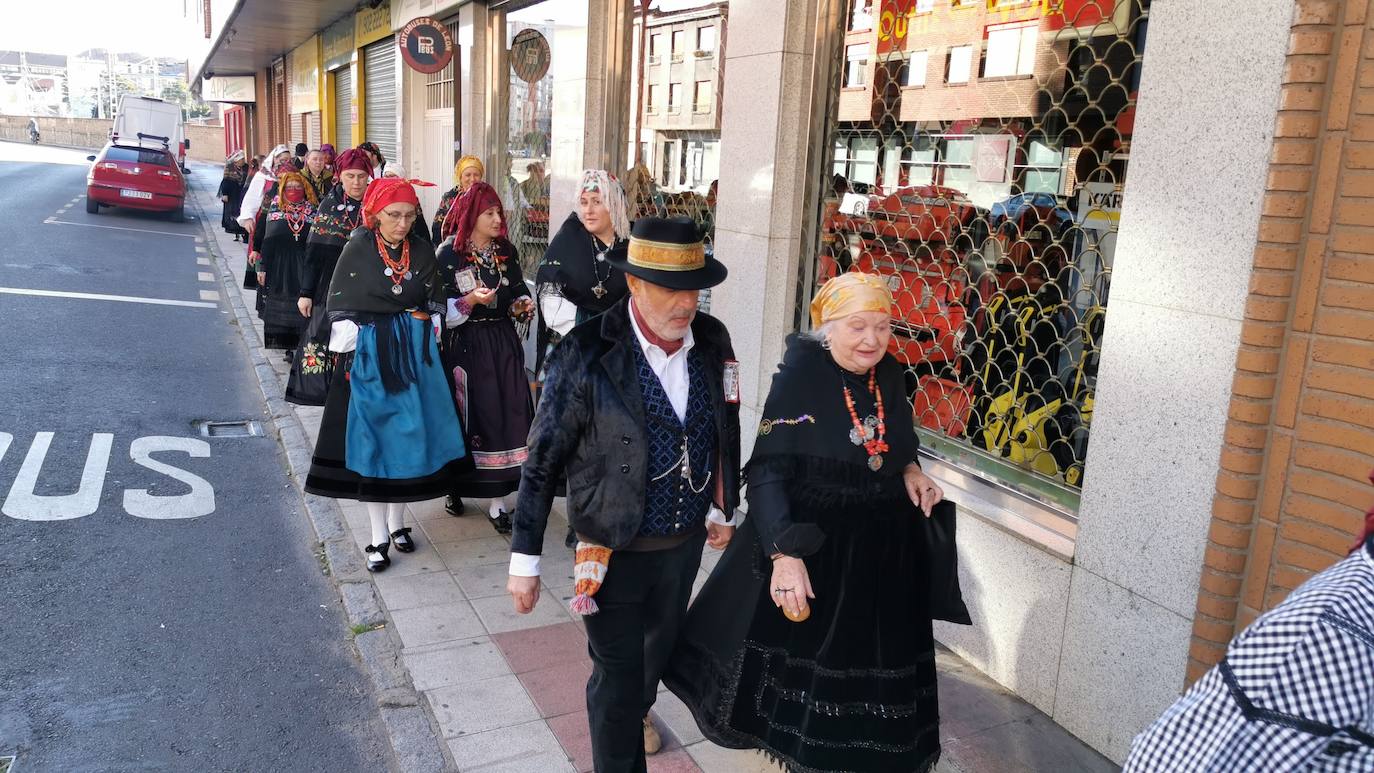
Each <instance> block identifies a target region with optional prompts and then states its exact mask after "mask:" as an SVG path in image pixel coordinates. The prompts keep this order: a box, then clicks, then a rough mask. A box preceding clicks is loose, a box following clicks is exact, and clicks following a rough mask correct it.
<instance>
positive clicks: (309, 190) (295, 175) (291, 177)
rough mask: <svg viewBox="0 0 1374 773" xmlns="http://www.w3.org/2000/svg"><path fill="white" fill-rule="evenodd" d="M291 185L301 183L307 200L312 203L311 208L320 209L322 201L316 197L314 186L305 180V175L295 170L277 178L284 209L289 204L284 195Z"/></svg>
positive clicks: (278, 194) (278, 193)
mask: <svg viewBox="0 0 1374 773" xmlns="http://www.w3.org/2000/svg"><path fill="white" fill-rule="evenodd" d="M291 183H300V185H301V187H302V188H304V189H305V200H306V201H308V202H310V205H311V206H314V207H318V206H319V205H320V199H319V197H318V196H316V195H315V188H314V186H312V185H311V184H310V182H309V181H308V180H306V179H305V175H303V174H301V173H300V172H298V171H295V170H294V169H293V170H292V171H290V172H283V173H281V174H280V175H279V176H278V177H277V196H278V198H279V199H281V207H282V208H285V207H286V206H287V204H288V203H289V202H287V201H286V196H285V195H283V194H285V193H286V186H287V185H289V184H291Z"/></svg>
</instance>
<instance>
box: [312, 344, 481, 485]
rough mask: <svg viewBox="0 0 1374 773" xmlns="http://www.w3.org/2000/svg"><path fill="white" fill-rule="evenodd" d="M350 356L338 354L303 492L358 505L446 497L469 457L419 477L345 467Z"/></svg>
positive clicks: (465, 467) (350, 391)
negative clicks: (372, 475) (375, 474)
mask: <svg viewBox="0 0 1374 773" xmlns="http://www.w3.org/2000/svg"><path fill="white" fill-rule="evenodd" d="M352 365H353V354H352V353H351V352H350V353H347V354H342V355H339V358H338V361H337V363H336V365H335V367H334V381H333V383H332V384H330V386H329V398H328V399H327V400H326V401H325V404H324V417H323V418H322V419H321V420H320V438H319V441H318V442H317V443H316V444H315V455H314V457H313V458H311V460H310V474H309V475H307V476H306V479H305V490H306V492H307V493H310V494H318V495H319V496H322V497H330V498H331V499H356V500H358V501H360V502H424V501H427V500H430V499H438V498H440V497H442V496H446V495H447V494H448V493H449V491H451V490H452V488H453V484H454V482H455V481H456V480H457V479H458V478H459V477H460V476H461V475H463V473H465V472H467V471H468V470H470V469H471V468H472V457H471V455H468V456H464V457H463V458H462V459H457V460H454V461H452V462H449V463H448V464H446V465H444V466H443V467H441V468H440V469H439V471H438V472H435V473H433V474H431V475H426V476H424V477H422V478H404V479H399V478H398V479H392V478H365V477H363V476H361V475H359V474H358V473H356V472H353V471H352V470H350V469H348V467H347V466H346V465H345V462H344V460H345V458H346V453H347V452H346V450H345V449H346V446H345V443H346V439H347V433H348V403H349V399H350V396H351V394H352V390H351V389H350V387H349V384H348V371H349V369H350V368H351V367H352Z"/></svg>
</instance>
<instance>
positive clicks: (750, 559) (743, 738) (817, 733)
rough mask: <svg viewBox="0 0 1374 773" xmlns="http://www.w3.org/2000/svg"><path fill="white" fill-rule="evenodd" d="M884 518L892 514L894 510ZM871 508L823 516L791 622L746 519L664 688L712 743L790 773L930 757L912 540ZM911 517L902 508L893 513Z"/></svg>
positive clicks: (930, 713) (925, 645) (936, 736)
mask: <svg viewBox="0 0 1374 773" xmlns="http://www.w3.org/2000/svg"><path fill="white" fill-rule="evenodd" d="M893 509H894V510H896V509H898V508H893ZM884 510H885V508H884V507H883V506H882V505H881V504H878V503H875V504H863V505H852V506H848V507H838V508H830V509H829V512H828V513H827V514H825V515H823V516H819V517H820V518H824V523H822V524H821V525H822V526H823V528H824V530H825V532H826V541H825V543H824V545H823V546H822V547H821V549H820V550H819V551H818V552H817V553H815V554H814V555H811V556H808V557H806V559H805V560H806V566H807V572H808V574H809V576H810V579H811V585H812V588H813V590H814V591H815V593H816V598H815V599H814V600H813V601H812V602H811V617H810V618H809V619H807V620H805V621H803V622H801V623H794V622H791V621H790V620H788V619H787V618H786V617H784V616H783V613H782V611H781V610H779V609H778V608H777V607H775V606H773V602H772V599H771V598H770V594H771V590H772V589H771V588H770V587H769V582H770V580H771V566H770V565H769V561H768V558H767V557H766V556H765V555H764V553H763V550H762V548H761V547H760V545H759V539H758V533H757V531H756V530H755V529H754V528H753V522H752V520H746V521H745V523H744V525H743V526H742V527H741V528H740V531H739V533H738V534H736V536H735V538H734V540H733V541H732V542H731V543H730V546H729V548H727V549H726V552H725V555H724V556H722V558H721V561H720V564H719V566H717V567H716V570H715V571H714V572H713V573H712V574H711V577H710V579H709V580H707V582H706V585H705V586H704V587H703V588H702V590H701V595H700V596H699V597H698V598H697V600H696V603H695V604H693V606H692V608H691V610H690V611H689V612H688V619H687V622H686V624H685V625H684V627H683V635H682V637H681V638H680V639H679V643H678V648H677V651H676V652H675V654H674V656H673V660H672V662H671V664H670V665H669V673H668V674H667V675H666V676H665V677H664V683H665V684H667V686H668V688H669V689H671V690H672V691H673V692H674V693H675V694H677V696H678V697H679V698H681V699H682V700H683V702H684V703H686V704H687V706H688V707H689V708H690V709H691V710H692V713H693V715H694V716H695V718H696V721H697V724H698V726H699V727H700V728H701V731H702V733H703V734H704V735H705V736H706V737H707V738H709V739H711V740H712V741H714V742H715V743H717V744H720V745H722V746H728V747H732V748H752V749H761V750H763V751H764V752H765V753H766V754H768V755H769V756H770V757H771V758H773V759H774V760H777V761H779V762H781V763H782V764H783V765H784V766H786V767H787V768H788V769H789V770H792V771H800V772H802V773H813V772H815V771H884V772H886V771H894V772H895V771H922V772H924V771H928V770H930V769H931V768H932V767H933V766H934V765H935V762H936V761H937V760H938V759H939V756H940V719H939V706H938V700H937V696H936V676H935V645H934V639H933V638H932V635H931V621H930V617H929V615H928V614H927V612H926V606H927V602H926V601H925V599H926V596H927V593H926V589H925V588H924V586H923V583H924V580H922V579H921V578H922V577H923V574H922V572H921V568H922V567H923V566H924V565H925V561H924V559H923V558H922V550H923V548H922V545H923V542H922V540H921V539H920V538H919V535H918V534H917V533H916V532H915V530H914V529H912V528H911V526H912V524H911V522H910V521H909V519H908V518H906V517H902V518H890V517H884V515H883V512H884ZM900 511H901V512H903V513H904V515H905V514H906V513H909V507H908V508H904V509H900Z"/></svg>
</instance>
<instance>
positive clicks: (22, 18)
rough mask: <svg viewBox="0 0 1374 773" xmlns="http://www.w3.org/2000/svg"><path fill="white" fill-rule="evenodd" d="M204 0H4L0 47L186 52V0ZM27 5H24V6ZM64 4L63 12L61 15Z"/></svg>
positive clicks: (181, 54)
mask: <svg viewBox="0 0 1374 773" xmlns="http://www.w3.org/2000/svg"><path fill="white" fill-rule="evenodd" d="M192 1H196V2H198V1H199V0H124V1H123V2H110V0H63V1H62V2H60V3H54V4H50V5H48V6H46V7H47V8H48V9H50V10H48V11H43V10H38V9H41V8H44V7H45V6H44V5H43V4H42V3H32V2H30V1H29V0H0V16H3V17H4V19H5V23H4V24H0V49H3V50H7V51H18V50H24V51H33V52H36V53H43V54H75V53H78V52H80V51H85V50H86V49H88V48H108V49H111V50H113V51H115V52H116V53H126V52H127V53H140V54H149V55H155V56H174V57H184V56H185V55H186V43H185V35H186V34H187V32H188V27H187V26H186V22H185V19H184V16H183V11H182V8H183V5H184V3H186V2H192ZM20 9H22V10H20ZM58 10H60V12H61V18H60V19H59V18H57V13H56V12H57V11H58Z"/></svg>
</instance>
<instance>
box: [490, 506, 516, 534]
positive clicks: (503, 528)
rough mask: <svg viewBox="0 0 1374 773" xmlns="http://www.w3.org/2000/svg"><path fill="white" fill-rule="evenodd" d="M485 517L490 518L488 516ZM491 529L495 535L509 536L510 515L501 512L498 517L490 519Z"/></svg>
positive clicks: (503, 511)
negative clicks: (494, 531)
mask: <svg viewBox="0 0 1374 773" xmlns="http://www.w3.org/2000/svg"><path fill="white" fill-rule="evenodd" d="M487 517H488V518H491V516H490V515H488V516H487ZM491 528H493V529H495V530H496V533H497V534H510V530H511V525H510V513H507V512H506V511H505V510H502V511H501V514H500V515H498V516H496V517H495V518H491Z"/></svg>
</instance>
